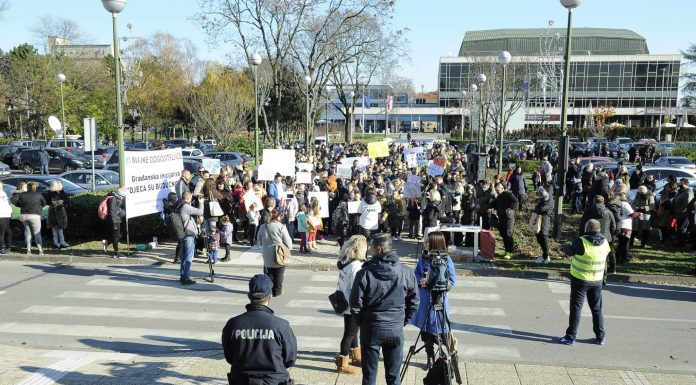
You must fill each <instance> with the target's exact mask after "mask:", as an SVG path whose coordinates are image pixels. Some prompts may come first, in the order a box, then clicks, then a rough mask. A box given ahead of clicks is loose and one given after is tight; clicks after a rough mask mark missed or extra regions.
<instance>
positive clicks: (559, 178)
mask: <svg viewBox="0 0 696 385" xmlns="http://www.w3.org/2000/svg"><path fill="white" fill-rule="evenodd" d="M560 2H561V5H563V6H564V7H565V8H566V9H567V10H568V27H567V30H566V45H565V58H564V60H565V63H564V64H565V70H564V71H563V101H562V104H561V142H560V147H561V148H560V159H559V161H558V173H557V174H556V190H555V193H556V206H555V207H554V214H555V215H554V238H556V239H560V238H561V233H562V229H563V195H564V194H563V193H564V191H563V190H564V187H565V179H566V168H567V167H568V136H567V135H568V133H567V126H568V92H569V90H570V54H571V52H572V47H571V43H572V28H573V9H575V8H577V7H578V6H579V5H580V4H581V3H582V0H560Z"/></svg>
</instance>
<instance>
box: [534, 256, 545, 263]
mask: <svg viewBox="0 0 696 385" xmlns="http://www.w3.org/2000/svg"><path fill="white" fill-rule="evenodd" d="M534 263H536V264H537V265H539V264H542V263H548V262H546V259H545V258H544V257H539V258H537V259H535V260H534Z"/></svg>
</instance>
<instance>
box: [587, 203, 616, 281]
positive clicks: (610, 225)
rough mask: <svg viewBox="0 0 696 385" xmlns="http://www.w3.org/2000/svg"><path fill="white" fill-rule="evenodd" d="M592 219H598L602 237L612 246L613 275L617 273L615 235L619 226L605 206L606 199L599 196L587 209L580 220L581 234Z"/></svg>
mask: <svg viewBox="0 0 696 385" xmlns="http://www.w3.org/2000/svg"><path fill="white" fill-rule="evenodd" d="M590 219H596V220H598V221H599V224H600V226H601V228H602V235H604V238H605V239H606V240H607V242H608V243H609V246H610V248H611V249H610V251H609V255H608V256H607V258H608V259H609V271H610V272H611V273H612V274H613V273H615V272H616V270H615V269H616V255H615V254H614V234H616V233H617V224H616V220H615V219H614V214H613V213H612V212H611V211H610V210H609V209H608V208H607V207H606V206H605V205H604V197H603V196H601V195H597V196H595V197H594V204H592V205H590V206H588V207H587V209H585V212H584V213H583V214H582V219H581V220H580V228H579V232H580V234H583V233H584V232H585V224H586V223H587V221H589V220H590Z"/></svg>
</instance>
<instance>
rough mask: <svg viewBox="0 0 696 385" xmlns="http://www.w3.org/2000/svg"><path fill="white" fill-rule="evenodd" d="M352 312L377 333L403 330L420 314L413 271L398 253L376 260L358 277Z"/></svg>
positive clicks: (358, 274) (351, 296) (390, 253)
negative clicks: (385, 330) (378, 330)
mask: <svg viewBox="0 0 696 385" xmlns="http://www.w3.org/2000/svg"><path fill="white" fill-rule="evenodd" d="M350 310H351V313H352V314H353V316H354V317H355V319H356V321H357V322H358V324H359V325H360V326H361V327H363V326H367V327H372V328H375V329H393V328H399V329H400V328H403V326H404V325H406V324H407V323H408V321H409V320H410V319H411V317H413V315H414V314H415V313H416V311H417V310H418V290H417V289H416V275H415V273H414V272H413V270H412V269H411V268H410V267H408V266H406V265H404V264H403V263H401V262H399V256H398V255H397V254H396V251H394V250H392V251H388V252H386V253H384V254H382V255H377V256H374V257H373V258H372V259H371V260H369V261H368V262H366V263H365V264H364V265H363V267H362V269H361V270H360V271H358V273H357V275H356V276H355V282H354V283H353V288H352V290H351V292H350Z"/></svg>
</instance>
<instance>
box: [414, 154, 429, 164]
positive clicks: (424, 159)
mask: <svg viewBox="0 0 696 385" xmlns="http://www.w3.org/2000/svg"><path fill="white" fill-rule="evenodd" d="M416 163H417V165H418V167H425V166H427V165H428V154H427V153H426V152H419V153H417V154H416Z"/></svg>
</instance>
